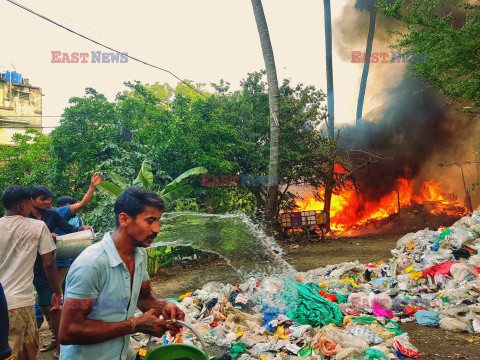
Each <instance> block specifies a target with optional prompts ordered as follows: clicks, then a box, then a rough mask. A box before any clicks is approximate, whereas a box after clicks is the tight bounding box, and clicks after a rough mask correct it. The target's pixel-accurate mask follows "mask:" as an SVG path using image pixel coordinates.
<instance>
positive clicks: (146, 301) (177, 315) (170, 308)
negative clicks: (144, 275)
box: [137, 280, 185, 333]
mask: <svg viewBox="0 0 480 360" xmlns="http://www.w3.org/2000/svg"><path fill="white" fill-rule="evenodd" d="M137 307H138V308H139V309H140V310H141V311H143V312H146V311H148V310H151V309H153V310H155V315H156V316H160V315H162V316H163V318H164V319H165V320H171V321H172V322H173V324H170V323H167V328H168V329H169V330H170V331H171V332H172V333H176V332H178V331H179V330H180V328H181V326H180V325H178V324H176V322H177V320H184V319H185V314H184V313H183V311H182V310H180V309H179V308H178V307H177V306H176V305H175V303H173V302H172V301H169V300H163V299H160V298H158V297H157V295H156V294H155V292H154V291H153V289H152V287H151V286H150V280H147V281H143V282H142V285H141V287H140V294H139V295H138V302H137Z"/></svg>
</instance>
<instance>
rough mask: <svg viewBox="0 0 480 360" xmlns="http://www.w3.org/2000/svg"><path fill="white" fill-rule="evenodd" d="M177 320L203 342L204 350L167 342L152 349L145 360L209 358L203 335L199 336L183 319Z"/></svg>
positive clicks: (198, 359)
mask: <svg viewBox="0 0 480 360" xmlns="http://www.w3.org/2000/svg"><path fill="white" fill-rule="evenodd" d="M177 322H178V323H179V324H180V325H182V326H184V327H186V328H188V329H189V330H190V331H191V332H192V333H193V334H194V335H195V336H196V337H197V339H198V341H200V343H201V344H202V347H203V349H204V351H202V350H200V349H199V348H197V347H195V346H192V345H187V344H167V345H161V346H158V347H156V348H155V349H152V350H150V351H149V352H148V353H147V355H145V357H144V358H143V360H208V355H207V350H206V346H205V343H204V342H203V340H202V338H201V336H199V335H198V334H197V332H196V331H195V330H194V329H193V328H192V327H191V326H190V325H188V324H187V323H185V322H183V321H177ZM150 338H151V337H150ZM149 342H150V341H149Z"/></svg>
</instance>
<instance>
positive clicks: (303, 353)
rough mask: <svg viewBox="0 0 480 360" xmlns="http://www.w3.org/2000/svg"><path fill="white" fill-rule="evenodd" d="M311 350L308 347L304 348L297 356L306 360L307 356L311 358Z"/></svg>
mask: <svg viewBox="0 0 480 360" xmlns="http://www.w3.org/2000/svg"><path fill="white" fill-rule="evenodd" d="M312 352H313V351H312V348H311V347H310V345H308V346H306V347H304V348H303V349H300V351H299V352H298V355H300V356H301V357H302V358H304V359H306V358H307V357H309V356H312Z"/></svg>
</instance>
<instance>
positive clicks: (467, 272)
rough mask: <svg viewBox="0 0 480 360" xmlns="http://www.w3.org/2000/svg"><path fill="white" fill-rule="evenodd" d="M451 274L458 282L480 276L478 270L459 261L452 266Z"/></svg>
mask: <svg viewBox="0 0 480 360" xmlns="http://www.w3.org/2000/svg"><path fill="white" fill-rule="evenodd" d="M450 274H451V275H452V277H453V279H454V280H455V281H456V282H461V281H463V280H465V279H467V280H472V279H474V278H476V277H477V276H478V271H477V270H476V269H475V268H474V267H473V266H471V265H468V264H465V263H457V264H453V265H452V266H451V267H450Z"/></svg>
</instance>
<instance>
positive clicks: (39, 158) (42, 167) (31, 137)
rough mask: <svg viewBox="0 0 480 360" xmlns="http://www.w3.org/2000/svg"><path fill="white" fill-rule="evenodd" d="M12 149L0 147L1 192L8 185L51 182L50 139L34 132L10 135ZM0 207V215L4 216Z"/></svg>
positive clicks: (45, 183) (27, 131)
mask: <svg viewBox="0 0 480 360" xmlns="http://www.w3.org/2000/svg"><path fill="white" fill-rule="evenodd" d="M13 141H14V143H15V146H6V145H2V146H0V184H1V185H0V192H1V191H3V190H4V189H5V188H6V187H7V186H10V185H23V186H32V185H45V186H49V184H50V183H51V182H50V181H51V176H50V174H51V171H52V164H53V158H52V154H51V139H50V138H48V137H47V136H45V135H43V134H42V133H41V132H40V131H38V130H36V129H27V130H26V132H25V135H21V134H15V135H14V136H13ZM3 211H4V209H3V205H2V204H0V213H3Z"/></svg>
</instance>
